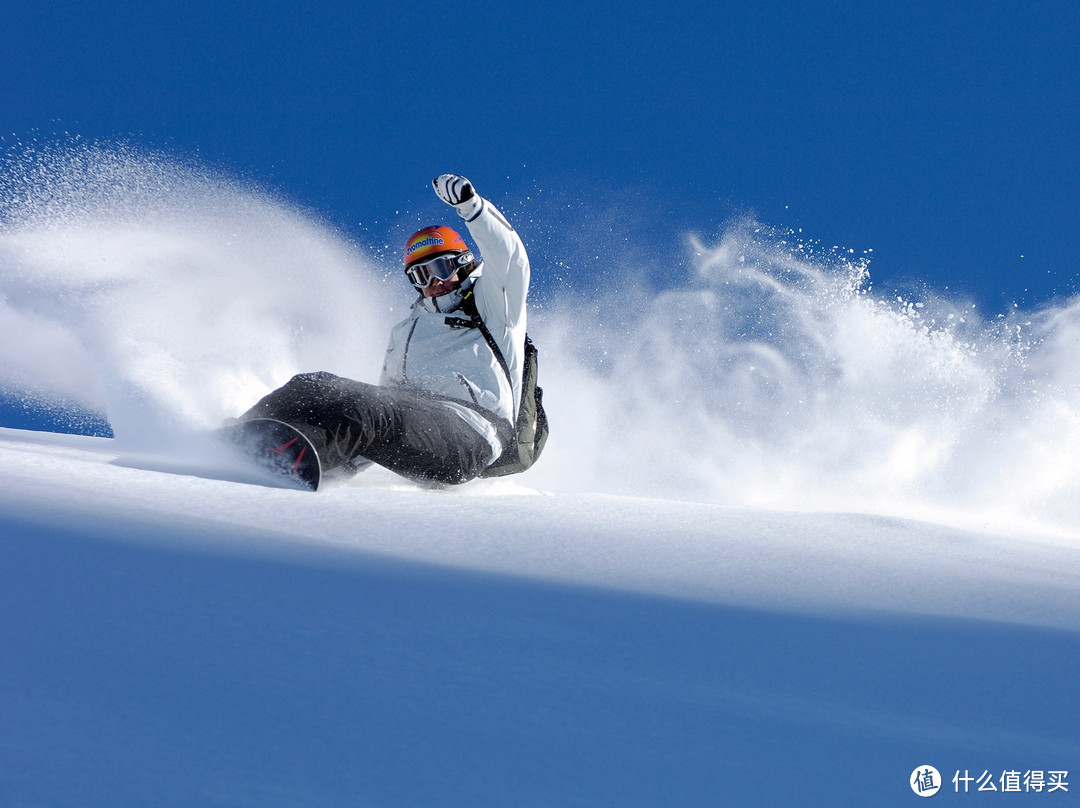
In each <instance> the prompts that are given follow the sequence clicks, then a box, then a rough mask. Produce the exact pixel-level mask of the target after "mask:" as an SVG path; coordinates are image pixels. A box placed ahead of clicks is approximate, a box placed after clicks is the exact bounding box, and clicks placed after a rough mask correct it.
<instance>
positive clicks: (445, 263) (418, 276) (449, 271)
mask: <svg viewBox="0 0 1080 808" xmlns="http://www.w3.org/2000/svg"><path fill="white" fill-rule="evenodd" d="M472 262H473V254H472V253H471V252H463V253H449V254H444V255H437V256H435V257H434V258H429V259H428V260H426V261H421V262H420V263H418V264H410V265H409V266H407V267H405V276H406V277H407V278H408V279H409V281H410V282H412V285H413V286H415V287H416V288H417V289H427V288H428V287H429V286H430V285H431V282H432V281H448V280H450V279H451V278H452V277H454V273H456V272H460V271H461V270H463V269H465V268H466V267H468V266H471V265H472Z"/></svg>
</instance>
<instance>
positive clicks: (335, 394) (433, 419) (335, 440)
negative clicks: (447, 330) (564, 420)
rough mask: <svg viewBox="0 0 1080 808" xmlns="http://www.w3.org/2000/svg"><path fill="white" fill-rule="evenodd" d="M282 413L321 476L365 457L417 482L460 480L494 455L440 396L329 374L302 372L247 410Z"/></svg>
mask: <svg viewBox="0 0 1080 808" xmlns="http://www.w3.org/2000/svg"><path fill="white" fill-rule="evenodd" d="M249 418H277V419H278V420H279V421H285V422H287V423H289V424H292V425H293V426H295V427H296V428H297V429H299V430H300V431H301V432H303V433H304V434H305V435H306V436H307V437H308V439H309V440H311V443H312V445H313V446H314V447H315V449H316V451H317V452H318V454H319V460H320V461H321V463H322V468H323V473H324V474H326V473H333V472H335V471H337V472H341V471H345V472H348V471H351V470H353V469H355V468H356V466H355V465H354V461H357V460H359V459H360V458H366V459H367V460H370V461H372V462H373V463H378V464H379V465H380V466H384V467H386V468H388V469H390V470H391V471H393V472H396V473H398V474H401V475H402V476H404V477H408V478H410V479H414V480H421V481H434V482H439V483H463V482H467V481H469V480H471V479H473V478H474V477H476V476H478V475H479V474H480V472H482V471H483V470H484V469H485V468H487V465H488V464H489V463H490V462H491V460H492V450H491V446H490V444H489V443H488V442H487V441H486V440H485V439H484V438H483V437H482V436H481V435H480V433H478V432H477V431H476V430H475V429H473V428H472V427H470V426H469V425H468V424H467V423H465V421H463V420H462V419H461V418H460V417H459V416H458V415H457V414H456V413H454V412H453V411H452V410H450V409H448V408H447V407H445V406H444V405H443V404H442V403H440V401H439V400H438V399H437V398H432V397H430V396H426V395H424V394H422V393H417V392H414V391H410V390H405V389H401V388H394V387H379V386H377V385H373V384H365V383H364V382H358V381H354V380H352V379H345V378H342V377H341V376H335V375H334V374H332V373H325V372H320V373H303V374H300V375H299V376H294V377H293V378H292V379H291V380H289V382H288V383H287V384H285V385H284V386H283V387H279V388H278V389H277V390H275V391H274V392H272V393H270V394H269V395H267V396H265V397H264V398H263V399H262V400H260V401H259V403H258V404H256V405H255V406H254V407H252V408H251V409H250V410H248V411H247V412H246V413H244V414H243V415H242V416H241V418H240V420H247V419H249Z"/></svg>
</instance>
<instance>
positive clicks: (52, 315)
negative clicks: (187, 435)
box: [0, 141, 1080, 532]
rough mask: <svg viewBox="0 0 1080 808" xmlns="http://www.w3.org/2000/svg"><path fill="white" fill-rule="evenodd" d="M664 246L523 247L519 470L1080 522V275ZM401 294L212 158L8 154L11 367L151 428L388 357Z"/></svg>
mask: <svg viewBox="0 0 1080 808" xmlns="http://www.w3.org/2000/svg"><path fill="white" fill-rule="evenodd" d="M516 213H519V214H521V215H525V214H528V211H525V210H523V211H518V212H516ZM523 221H528V219H527V218H526V219H524V220H523ZM554 246H555V247H556V248H557V247H558V246H559V245H557V244H556V245H554ZM553 252H556V253H557V252H559V250H558V249H554V250H553ZM540 253H542V250H539V249H538V250H537V255H539V254H540ZM665 257H667V256H665ZM669 258H670V263H671V265H673V266H678V265H680V264H685V263H688V264H689V265H690V268H692V270H693V276H692V277H691V278H690V279H689V280H687V281H686V282H684V283H682V284H681V285H680V286H678V287H677V288H669V289H665V290H663V291H659V292H657V291H655V290H650V289H645V288H639V287H636V286H632V285H630V284H631V282H630V281H629V280H625V279H630V278H633V277H635V275H636V274H640V273H622V272H619V271H617V270H618V269H619V268H618V267H607V269H608V270H609V271H607V272H605V273H603V275H604V278H605V279H606V281H607V284H608V286H609V287H612V288H610V289H609V290H608V291H604V292H596V293H593V294H590V295H587V296H586V295H582V294H580V293H577V294H573V295H570V294H562V295H561V296H560V294H559V292H558V290H557V289H555V290H554V291H553V290H552V288H550V287H549V288H544V283H545V277H546V276H545V267H543V266H536V267H535V268H534V273H535V274H534V278H535V282H536V284H537V287H538V288H537V292H536V294H534V302H535V303H536V304H537V305H534V306H533V307H532V311H531V313H530V332H531V333H532V334H533V335H534V337H536V339H537V342H538V343H539V345H540V349H541V374H542V375H541V383H542V384H543V387H544V390H545V402H546V405H547V408H548V412H549V415H550V418H551V422H552V434H551V439H550V441H549V443H548V448H547V450H546V453H545V455H544V457H543V458H542V459H541V461H540V463H539V464H538V465H537V466H536V467H535V468H534V469H533V470H532V471H530V473H529V474H528V475H527V476H526V477H523V478H521V482H523V483H524V484H526V485H536V486H540V487H543V488H548V489H553V490H564V491H580V490H585V491H599V492H610V493H613V494H633V495H639V496H640V495H646V496H657V497H665V498H676V499H680V498H681V499H695V500H704V501H710V502H717V503H721V504H731V505H750V506H762V507H772V508H790V509H842V510H859V511H868V512H878V513H894V514H902V515H908V516H927V517H929V518H952V517H953V516H957V517H958V518H961V519H962V518H964V514H965V513H966V514H972V513H977V514H978V515H979V518H980V519H981V520H982V523H983V524H987V523H989V524H991V525H994V524H997V525H1001V526H1008V525H1010V524H1012V525H1015V524H1030V523H1032V522H1043V523H1048V524H1049V523H1054V524H1057V525H1059V526H1062V527H1064V528H1066V529H1068V530H1071V531H1073V532H1075V531H1076V529H1077V528H1080V462H1078V458H1080V351H1078V350H1077V348H1078V346H1080V299H1076V300H1073V301H1068V302H1066V303H1065V304H1063V305H1058V306H1052V307H1048V308H1045V309H1043V310H1039V311H1035V312H1030V313H1014V314H1013V315H1011V316H1010V317H1008V318H997V319H993V320H989V321H987V320H985V319H983V318H981V317H980V316H979V315H978V314H977V313H976V312H975V311H974V310H973V309H972V308H971V307H970V306H964V305H959V304H955V303H950V302H948V301H944V300H940V299H933V298H927V299H925V300H921V301H919V302H918V303H914V302H909V301H905V300H897V299H884V298H881V297H880V296H878V295H876V294H875V293H874V292H873V291H872V289H871V286H870V284H869V279H868V264H867V262H866V261H865V260H864V259H863V258H862V257H859V256H853V255H849V254H846V253H843V252H842V251H836V250H824V251H821V250H819V249H817V248H816V247H815V246H814V245H811V244H807V243H805V242H802V241H800V240H798V239H794V238H792V237H791V235H790V234H783V233H778V232H776V231H774V230H771V229H768V228H765V227H762V226H760V225H758V224H755V223H753V222H736V223H734V224H732V225H730V226H729V227H728V229H727V231H726V232H725V233H723V235H722V236H721V237H720V238H719V239H718V241H717V242H716V243H705V242H703V241H700V240H692V241H691V242H690V243H689V245H688V246H687V248H686V251H685V253H684V254H682V255H672V256H670V257H669ZM563 269H565V267H564V268H563ZM601 269H603V268H601ZM562 271H563V270H560V272H562ZM547 274H548V275H551V274H552V273H551V272H548V273H547ZM619 279H624V280H619ZM617 284H623V287H622V288H613V287H614V286H616V285H617ZM409 301H410V292H409V290H408V289H407V288H405V286H404V284H403V283H402V279H401V277H400V273H399V272H397V267H396V265H395V266H394V267H393V268H392V269H391V268H385V267H379V266H377V265H376V263H375V262H374V261H372V259H371V258H370V257H369V256H367V255H365V254H362V253H361V252H360V251H358V250H357V249H356V248H354V247H353V246H352V245H350V244H349V243H347V242H346V241H345V240H344V239H343V238H342V237H341V236H340V235H338V234H336V233H334V232H333V231H332V230H330V229H329V228H327V227H326V226H324V225H323V224H321V223H320V222H318V221H316V220H314V219H313V218H312V217H311V216H309V215H306V214H304V213H303V212H301V211H297V210H295V209H294V208H292V207H290V206H288V205H286V204H283V203H282V202H281V201H279V200H276V199H274V198H272V197H270V196H269V195H267V194H266V193H264V192H262V191H259V190H258V189H253V188H249V187H246V186H244V185H243V184H242V183H238V182H236V181H235V180H232V179H229V178H225V177H222V176H219V175H218V174H215V173H214V172H212V171H209V170H207V169H206V168H204V167H200V166H195V165H191V164H187V163H184V162H183V161H177V160H176V159H174V158H171V157H167V156H164V155H161V154H157V153H148V152H146V151H144V150H139V149H133V148H129V147H125V146H117V145H109V146H101V145H94V144H86V143H83V142H78V141H76V142H74V143H66V144H62V145H54V146H50V147H44V148H36V149H35V148H32V147H19V148H18V149H16V150H13V151H12V153H10V154H9V155H8V157H7V160H6V162H5V163H4V165H3V167H2V171H0V386H6V387H7V388H12V387H18V388H19V389H23V390H26V389H34V390H37V391H39V393H38V394H39V395H43V396H45V395H49V396H53V397H57V398H61V399H77V400H79V401H82V402H84V403H85V404H86V405H89V406H91V407H93V408H97V409H99V410H101V411H104V412H107V414H108V418H109V421H110V423H111V424H112V426H113V428H114V430H115V431H116V434H117V436H118V438H120V439H121V440H125V441H129V442H131V443H134V444H136V445H139V444H147V443H154V442H155V439H156V438H157V437H158V436H161V435H163V434H166V435H168V434H174V433H180V434H183V433H184V431H185V430H192V429H203V428H207V427H211V426H213V425H215V424H217V423H219V422H220V421H221V419H222V418H225V417H228V416H230V415H236V414H238V413H239V412H241V411H242V410H244V409H246V407H247V406H249V405H250V404H251V403H252V402H254V401H255V400H256V399H257V398H258V397H259V396H261V395H262V394H264V393H265V392H267V391H269V390H270V389H272V388H273V387H275V386H277V385H279V384H281V383H282V382H284V381H285V380H286V379H288V378H289V376H291V375H292V374H293V373H296V372H300V371H306V370H330V371H332V372H336V373H341V374H343V375H347V376H351V377H354V378H358V379H363V380H368V381H371V380H374V379H375V378H376V377H377V374H378V368H379V365H380V364H381V360H382V355H383V350H384V347H385V340H386V334H387V333H388V329H389V326H390V324H391V323H392V322H393V321H394V320H396V319H397V318H398V317H400V316H401V313H402V310H403V308H404V307H405V306H406V305H407V304H408V302H409ZM394 308H396V309H397V311H394Z"/></svg>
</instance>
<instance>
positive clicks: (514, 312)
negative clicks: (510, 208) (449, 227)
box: [432, 174, 530, 330]
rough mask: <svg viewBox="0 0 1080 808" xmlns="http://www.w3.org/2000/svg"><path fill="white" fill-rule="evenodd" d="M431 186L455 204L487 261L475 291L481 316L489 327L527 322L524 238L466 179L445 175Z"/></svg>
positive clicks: (527, 289)
mask: <svg viewBox="0 0 1080 808" xmlns="http://www.w3.org/2000/svg"><path fill="white" fill-rule="evenodd" d="M432 185H433V186H434V188H435V192H436V193H437V194H438V195H439V198H440V199H442V200H443V201H444V202H446V203H447V204H448V205H453V206H454V208H455V209H456V210H457V212H458V215H459V216H460V217H461V218H462V219H464V220H465V225H466V226H467V227H468V228H469V233H470V234H471V235H472V237H473V239H474V240H475V241H476V245H477V247H479V249H480V254H481V256H482V257H483V259H484V270H483V273H482V275H481V277H480V279H479V280H478V281H477V292H476V296H477V306H478V308H479V309H480V315H481V316H482V317H483V318H484V321H485V322H487V323H488V325H489V327H491V326H495V325H501V326H504V327H505V328H506V329H508V330H509V329H513V328H515V326H517V325H518V324H519V323H521V322H522V321H523V320H524V317H525V298H526V295H527V294H528V291H529V274H530V270H529V257H528V255H527V254H526V252H525V245H524V244H523V243H522V241H521V238H520V237H519V236H518V234H517V232H516V231H515V230H514V228H513V227H511V226H510V223H509V222H507V221H506V218H505V217H504V216H503V215H502V213H500V212H499V210H498V208H496V207H495V206H494V205H493V204H491V202H489V201H488V200H486V199H484V198H483V197H481V196H480V195H479V194H478V193H476V190H475V189H474V188H473V186H472V183H471V182H469V181H468V180H467V179H465V178H464V177H461V176H458V175H457V174H443V175H442V176H440V177H439V178H437V179H435V180H433V181H432ZM485 309H487V311H485ZM499 309H501V311H500V310H499Z"/></svg>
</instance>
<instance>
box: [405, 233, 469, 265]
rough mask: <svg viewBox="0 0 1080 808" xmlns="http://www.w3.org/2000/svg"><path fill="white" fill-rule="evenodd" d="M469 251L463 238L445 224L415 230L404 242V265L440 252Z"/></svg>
mask: <svg viewBox="0 0 1080 808" xmlns="http://www.w3.org/2000/svg"><path fill="white" fill-rule="evenodd" d="M466 252H469V247H468V245H466V244H465V240H464V239H463V238H462V237H461V236H459V235H458V234H457V231H456V230H453V229H451V228H449V227H447V226H446V225H442V226H440V227H425V228H424V229H423V230H417V231H416V232H415V233H413V234H412V236H411V237H410V238H409V240H408V241H407V242H405V266H406V267H407V266H409V264H416V263H420V262H421V261H425V260H427V259H428V258H432V257H433V256H436V255H439V254H441V253H466Z"/></svg>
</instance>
